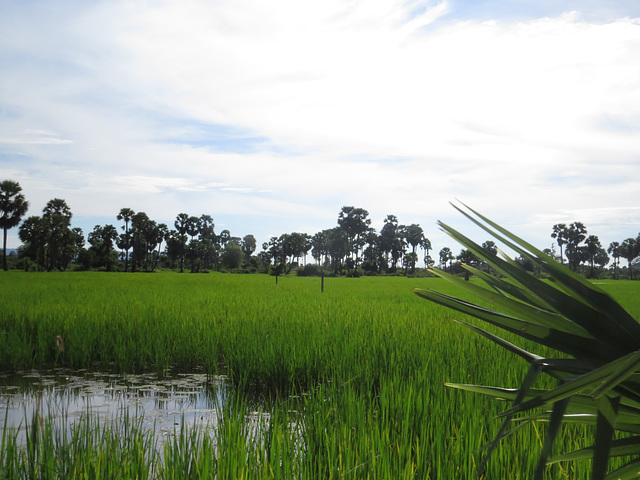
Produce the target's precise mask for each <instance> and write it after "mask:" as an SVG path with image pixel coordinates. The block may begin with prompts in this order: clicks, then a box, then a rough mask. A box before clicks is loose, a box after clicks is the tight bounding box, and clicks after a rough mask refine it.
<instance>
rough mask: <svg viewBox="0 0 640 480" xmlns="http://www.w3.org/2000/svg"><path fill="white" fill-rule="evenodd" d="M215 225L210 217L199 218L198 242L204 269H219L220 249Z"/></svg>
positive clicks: (202, 216)
mask: <svg viewBox="0 0 640 480" xmlns="http://www.w3.org/2000/svg"><path fill="white" fill-rule="evenodd" d="M214 228H215V224H214V223H213V218H211V216H210V215H204V214H203V215H201V216H200V236H199V238H200V242H201V243H202V249H203V255H204V258H203V266H204V268H205V269H208V268H211V267H213V266H214V265H215V266H216V267H218V268H219V263H220V250H221V247H220V245H219V244H218V236H217V235H216V232H215V230H214Z"/></svg>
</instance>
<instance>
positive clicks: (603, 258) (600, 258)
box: [593, 248, 609, 268]
mask: <svg viewBox="0 0 640 480" xmlns="http://www.w3.org/2000/svg"><path fill="white" fill-rule="evenodd" d="M593 258H594V261H595V263H596V265H598V266H599V267H600V268H604V267H606V266H607V264H608V263H609V255H607V252H606V250H605V249H604V248H599V249H598V251H597V252H596V254H595V255H594V257H593Z"/></svg>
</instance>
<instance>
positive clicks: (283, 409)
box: [0, 271, 640, 479]
mask: <svg viewBox="0 0 640 480" xmlns="http://www.w3.org/2000/svg"><path fill="white" fill-rule="evenodd" d="M600 286H601V287H602V288H604V289H605V290H607V291H609V292H610V293H611V294H612V295H613V296H614V297H615V298H616V299H617V300H618V301H619V302H620V303H621V304H622V305H623V306H625V307H626V308H627V309H628V310H629V311H630V312H631V313H633V314H638V313H640V300H638V298H640V296H638V294H637V293H638V290H639V289H640V284H638V283H637V282H625V281H617V282H609V283H604V284H602V285H600ZM416 287H417V288H426V287H435V288H438V289H440V290H441V291H445V292H449V293H452V294H455V295H457V296H463V297H464V293H463V292H460V291H454V290H453V288H454V287H451V286H449V285H448V284H446V283H445V282H444V281H443V280H441V279H436V278H404V277H363V278H357V279H347V278H326V279H325V284H324V293H323V292H321V291H320V279H318V278H308V277H290V278H289V277H280V278H279V280H278V284H276V283H275V279H274V277H269V276H264V275H230V274H209V275H190V274H176V273H157V274H149V275H145V274H138V275H131V274H115V273H114V274H108V273H92V272H87V273H49V274H28V273H23V272H13V271H12V272H8V273H6V274H4V275H0V305H2V308H1V309H0V371H2V372H14V371H20V370H27V369H34V368H35V369H38V368H50V367H54V366H58V367H60V366H63V367H65V368H69V369H95V370H100V371H109V372H117V373H124V374H127V373H134V372H148V371H152V372H155V373H156V374H157V375H158V377H162V376H164V375H166V374H168V373H169V372H174V373H175V372H191V371H204V372H207V373H209V374H212V375H213V374H219V373H224V374H226V375H227V376H228V377H229V378H230V380H231V382H232V383H233V385H234V386H235V388H234V392H235V393H234V394H233V395H232V396H231V397H230V399H229V401H227V402H224V404H221V405H219V409H220V415H219V419H220V420H219V423H218V425H217V427H216V428H215V430H202V429H188V428H187V429H182V430H180V434H179V435H175V436H174V437H173V438H172V440H171V441H169V442H164V443H162V445H160V444H159V442H158V441H157V439H156V438H154V437H153V435H152V434H150V433H149V432H146V431H143V430H142V429H140V428H139V427H138V423H137V422H138V421H139V420H138V419H135V418H126V419H122V421H121V422H119V423H118V424H116V425H114V424H106V423H101V422H100V420H99V419H96V418H94V417H92V416H86V417H83V418H82V419H81V420H79V421H77V422H75V423H74V424H73V427H72V428H71V430H70V431H67V430H64V429H63V430H64V432H66V433H64V434H63V433H61V430H60V429H57V428H55V423H56V421H59V420H55V419H51V418H46V417H38V418H25V420H24V421H25V424H28V425H29V428H30V430H29V431H30V432H32V433H31V435H30V441H28V442H27V445H26V446H25V445H21V444H20V443H19V442H18V441H17V438H16V435H15V434H14V433H13V431H12V430H11V429H10V428H8V427H6V426H5V427H4V428H3V430H2V438H0V442H1V443H2V444H1V445H0V478H217V479H222V478H234V479H235V478H274V479H276V478H277V479H281V478H287V479H289V478H291V479H330V478H335V479H338V478H347V479H361V478H362V479H383V478H384V479H413V478H415V479H454V478H455V479H466V478H473V476H474V468H475V465H476V462H478V459H479V454H478V452H477V451H478V450H479V449H480V448H481V447H482V446H483V445H484V444H486V443H487V442H488V441H490V440H491V439H492V438H493V437H494V435H495V433H496V431H497V429H498V428H499V423H500V422H499V421H498V420H495V419H494V418H493V417H494V415H496V414H497V413H498V412H500V411H501V410H502V409H504V408H505V407H506V404H504V403H502V402H496V401H493V400H491V399H489V398H486V397H484V396H480V395H473V394H469V393H465V392H462V391H458V390H454V389H449V388H446V387H445V386H443V382H445V381H455V382H458V383H475V384H486V385H499V386H513V387H517V386H518V385H519V383H520V381H521V379H522V376H523V375H524V373H525V371H526V368H527V366H528V365H527V364H526V363H525V362H523V361H521V360H519V359H518V358H515V357H514V356H512V355H509V354H508V353H507V352H505V351H504V350H503V349H500V348H498V347H496V346H494V345H493V344H491V343H490V342H489V341H487V340H486V339H483V338H481V337H479V336H478V335H477V334H474V333H473V332H471V331H469V330H468V329H466V328H465V327H463V326H461V325H459V324H457V323H455V322H453V321H451V320H452V319H453V318H460V314H457V313H456V312H453V311H449V310H447V309H445V308H443V307H439V306H437V305H434V304H431V303H429V302H426V301H425V300H422V299H420V298H419V297H417V296H415V295H413V294H412V290H413V288H416ZM467 320H469V319H468V318H467ZM470 321H471V322H472V323H473V320H470ZM57 336H60V337H61V339H62V340H63V342H64V349H63V350H61V349H60V348H59V345H58V344H57V343H56V337H57ZM518 343H519V344H521V345H522V342H521V341H519V342H518ZM524 346H525V347H529V346H528V345H524ZM532 348H533V347H532ZM534 352H535V353H541V354H544V353H545V352H539V351H537V350H534ZM256 395H257V396H258V397H260V398H261V399H262V400H261V401H259V402H256V401H255V398H256ZM34 416H35V417H37V415H34ZM256 418H259V419H261V420H260V422H261V424H260V425H261V426H260V428H255V422H256V420H255V419H256ZM0 427H1V426H0ZM123 428H126V431H124V432H123V431H122V429H123ZM544 429H545V425H544V424H536V425H535V426H534V427H533V428H532V427H527V428H524V429H522V430H520V431H519V432H518V433H516V434H515V435H514V436H512V437H510V438H508V439H506V440H505V441H504V442H503V444H502V445H501V447H500V448H499V450H498V451H497V452H496V453H495V454H494V456H493V458H492V461H491V463H490V465H489V469H488V472H487V478H494V479H504V478H529V477H531V475H532V472H533V470H534V468H535V464H536V460H537V457H538V452H539V450H540V448H541V444H542V443H541V442H542V438H543V435H544ZM590 435H591V432H590V431H589V430H587V428H586V427H580V426H571V427H570V428H569V429H567V430H565V431H564V432H563V437H562V438H561V440H560V441H559V442H558V443H559V445H558V447H559V448H562V449H563V450H567V449H568V448H569V447H570V448H572V449H573V448H577V447H579V446H583V445H586V444H587V443H588V442H587V440H588V439H589V437H590ZM589 473H590V465H589V463H588V462H585V463H584V464H580V463H570V464H558V465H553V466H551V467H550V468H549V470H548V475H547V478H553V479H581V478H585V479H586V478H588V477H589Z"/></svg>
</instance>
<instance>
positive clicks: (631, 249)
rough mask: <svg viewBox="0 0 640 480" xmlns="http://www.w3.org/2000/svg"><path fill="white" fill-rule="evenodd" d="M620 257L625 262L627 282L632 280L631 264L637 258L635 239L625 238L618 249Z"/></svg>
mask: <svg viewBox="0 0 640 480" xmlns="http://www.w3.org/2000/svg"><path fill="white" fill-rule="evenodd" d="M619 252H620V256H621V257H622V258H624V259H626V260H627V262H628V270H629V280H633V268H631V267H632V265H631V262H633V259H634V258H636V257H637V256H638V242H637V240H636V239H635V238H627V239H626V240H624V241H623V242H622V243H621V244H620V247H619Z"/></svg>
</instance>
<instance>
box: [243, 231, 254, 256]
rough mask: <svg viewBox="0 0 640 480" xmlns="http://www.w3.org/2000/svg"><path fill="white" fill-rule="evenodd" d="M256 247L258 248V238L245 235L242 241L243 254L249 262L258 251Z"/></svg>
mask: <svg viewBox="0 0 640 480" xmlns="http://www.w3.org/2000/svg"><path fill="white" fill-rule="evenodd" d="M256 246H257V242H256V237H254V236H253V235H251V234H249V235H245V236H244V237H243V239H242V253H244V256H245V258H246V259H247V260H249V258H250V257H251V255H253V252H255V251H256Z"/></svg>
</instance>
